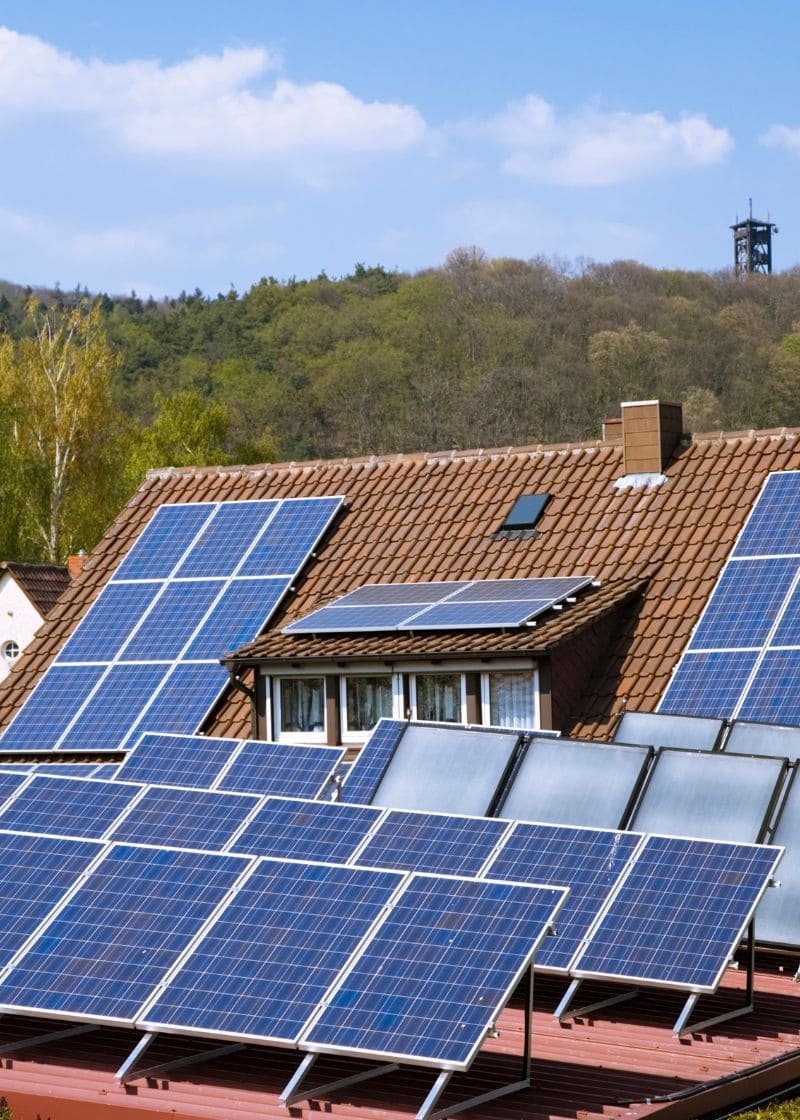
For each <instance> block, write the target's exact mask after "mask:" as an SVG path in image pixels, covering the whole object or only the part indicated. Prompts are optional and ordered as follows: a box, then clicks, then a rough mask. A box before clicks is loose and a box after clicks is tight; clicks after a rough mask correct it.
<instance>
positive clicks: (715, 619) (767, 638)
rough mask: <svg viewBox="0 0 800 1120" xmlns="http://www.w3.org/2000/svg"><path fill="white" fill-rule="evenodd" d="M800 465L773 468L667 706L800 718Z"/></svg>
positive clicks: (778, 719)
mask: <svg viewBox="0 0 800 1120" xmlns="http://www.w3.org/2000/svg"><path fill="white" fill-rule="evenodd" d="M798 523H800V472H799V471H782V472H776V473H773V474H770V475H768V477H767V480H766V482H765V484H764V486H763V488H762V490H761V493H760V494H759V496H758V498H757V499H756V501H755V503H754V505H753V509H752V511H751V512H750V515H749V517H748V519H747V521H746V522H745V525H744V528H743V529H742V532H741V534H740V535H739V538H738V540H737V542H736V544H735V546H734V549H733V551H732V553H731V555H730V557H729V559H728V561H727V563H726V565H725V567H724V568H723V570H722V573H721V574H720V577H719V580H718V581H717V584H716V586H715V588H714V590H713V592H712V595H711V598H710V599H709V601H708V604H707V605H706V608H705V610H704V612H703V614H702V616H701V618H700V622H699V623H698V625H697V627H696V628H695V630H694V632H693V634H692V636H691V639H690V641H689V644H688V646H687V648H686V651H685V652H684V654H683V656H682V658H681V660H680V661H679V663H678V666H677V668H676V670H675V672H674V674H673V677H672V679H671V680H670V683H669V685H668V686H667V690H666V692H665V694H664V697H663V699H662V701H661V704H660V706H659V711H661V712H667V713H685V714H690V715H700V716H716V717H720V718H741V719H743V720H752V721H761V722H764V723H784V724H800V531H798Z"/></svg>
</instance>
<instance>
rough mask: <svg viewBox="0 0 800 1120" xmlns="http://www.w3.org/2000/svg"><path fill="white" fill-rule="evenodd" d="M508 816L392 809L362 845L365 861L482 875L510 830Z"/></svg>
mask: <svg viewBox="0 0 800 1120" xmlns="http://www.w3.org/2000/svg"><path fill="white" fill-rule="evenodd" d="M508 827H509V826H508V823H507V822H505V821H499V820H492V819H490V818H486V817H474V818H470V817H456V816H449V815H446V814H438V813H414V812H403V811H399V810H389V812H388V814H387V816H386V818H385V819H384V820H383V821H382V822H381V823H380V825H379V826H378V828H377V830H376V832H375V834H374V835H373V836H371V837H370V839H369V841H368V842H367V844H366V845H365V846H364V847H363V848H362V849H361V850H360V851H359V853H358V856H357V863H358V864H359V866H362V865H363V866H365V867H385V868H398V869H399V870H401V871H429V872H433V873H436V874H441V875H478V874H479V872H480V870H481V868H482V867H483V865H484V864H485V863H486V861H487V859H488V858H489V856H490V855H491V854H492V852H493V851H494V849H495V848H496V847H497V845H498V844H499V843H500V841H501V840H502V838H503V835H504V834H505V833H506V831H507V830H508Z"/></svg>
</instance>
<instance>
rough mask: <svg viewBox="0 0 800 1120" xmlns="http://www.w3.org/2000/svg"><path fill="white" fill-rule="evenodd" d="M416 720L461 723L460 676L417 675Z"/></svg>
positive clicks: (455, 674)
mask: <svg viewBox="0 0 800 1120" xmlns="http://www.w3.org/2000/svg"><path fill="white" fill-rule="evenodd" d="M416 681H417V719H433V720H436V721H437V722H439V723H460V722H461V674H460V673H420V674H417V678H416Z"/></svg>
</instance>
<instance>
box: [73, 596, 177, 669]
mask: <svg viewBox="0 0 800 1120" xmlns="http://www.w3.org/2000/svg"><path fill="white" fill-rule="evenodd" d="M161 587H162V584H160V583H154V582H149V583H109V584H108V586H107V587H104V588H103V590H102V592H101V593H100V595H99V596H98V598H97V599H96V600H95V602H94V603H93V604H92V606H91V607H90V609H89V612H88V613H87V615H86V617H85V618H83V619H81V622H80V625H79V626H78V628H77V629H76V631H75V633H74V634H73V635H72V637H71V638H70V639H69V640H68V641H67V644H66V645H65V646H64V648H63V649H62V650H61V652H60V653H59V655H58V658H57V659H56V661H57V664H61V663H63V662H65V661H112V660H113V659H114V657H115V656H116V654H117V653H119V651H120V649H121V648H122V646H123V644H124V643H125V641H126V640H127V638H128V635H129V634H130V633H131V631H132V630H133V628H134V627H135V626H136V625H138V623H139V621H140V620H141V617H142V615H143V614H144V612H145V611H146V610H147V608H148V607H149V606H150V604H151V603H152V602H153V599H155V597H156V595H157V594H158V592H159V591H160V590H161Z"/></svg>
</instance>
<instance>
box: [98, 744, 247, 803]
mask: <svg viewBox="0 0 800 1120" xmlns="http://www.w3.org/2000/svg"><path fill="white" fill-rule="evenodd" d="M240 746H241V743H240V742H239V740H237V739H214V738H210V737H207V736H205V735H159V734H158V733H156V732H153V731H147V732H144V733H143V734H142V735H141V736H140V737H139V739H138V741H137V742H136V743H135V745H134V748H133V750H132V751H131V753H130V754H129V755H128V757H127V758H126V760H125V762H124V763H123V765H122V766H121V767H120V771H119V778H120V780H122V781H125V782H157V783H159V784H160V785H170V786H194V787H196V788H200V789H206V788H209V787H210V786H211V785H212V784H213V783H214V781H215V779H216V778H217V777H218V776H219V774H220V771H221V770H222V768H223V766H224V765H225V764H226V763H227V762H228V761H229V759H230V758H231V756H232V755H233V754H234V753H235V752H236V751H237V750H238V749H239V747H240Z"/></svg>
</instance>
